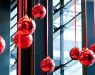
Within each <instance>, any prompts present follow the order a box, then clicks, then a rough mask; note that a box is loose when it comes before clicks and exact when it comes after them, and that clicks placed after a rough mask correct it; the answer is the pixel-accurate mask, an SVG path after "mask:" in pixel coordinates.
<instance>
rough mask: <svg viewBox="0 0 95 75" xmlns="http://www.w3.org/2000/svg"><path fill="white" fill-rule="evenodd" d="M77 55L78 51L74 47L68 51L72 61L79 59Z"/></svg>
mask: <svg viewBox="0 0 95 75" xmlns="http://www.w3.org/2000/svg"><path fill="white" fill-rule="evenodd" d="M79 54H80V51H79V48H77V47H74V48H72V49H71V50H70V53H69V55H70V57H71V58H72V59H73V60H78V58H79Z"/></svg>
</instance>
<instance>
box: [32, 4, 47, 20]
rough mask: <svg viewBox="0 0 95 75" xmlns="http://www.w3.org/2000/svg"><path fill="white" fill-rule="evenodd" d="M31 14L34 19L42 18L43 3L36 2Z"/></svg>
mask: <svg viewBox="0 0 95 75" xmlns="http://www.w3.org/2000/svg"><path fill="white" fill-rule="evenodd" d="M32 15H33V16H34V18H36V19H42V18H44V17H45V15H46V9H45V7H44V6H43V5H41V4H40V3H38V4H37V5H35V6H34V7H33V8H32Z"/></svg>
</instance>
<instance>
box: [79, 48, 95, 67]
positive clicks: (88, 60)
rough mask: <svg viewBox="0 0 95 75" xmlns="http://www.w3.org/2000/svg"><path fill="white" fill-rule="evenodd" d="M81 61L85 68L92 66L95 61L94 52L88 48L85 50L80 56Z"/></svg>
mask: <svg viewBox="0 0 95 75" xmlns="http://www.w3.org/2000/svg"><path fill="white" fill-rule="evenodd" d="M79 61H80V63H81V64H83V65H85V66H91V65H92V64H93V63H94V61H95V55H94V53H93V51H91V50H89V49H88V48H83V50H82V52H81V53H80V55H79Z"/></svg>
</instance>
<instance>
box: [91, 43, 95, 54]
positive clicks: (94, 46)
mask: <svg viewBox="0 0 95 75" xmlns="http://www.w3.org/2000/svg"><path fill="white" fill-rule="evenodd" d="M90 50H92V51H93V52H94V53H95V43H94V44H92V45H91V47H90Z"/></svg>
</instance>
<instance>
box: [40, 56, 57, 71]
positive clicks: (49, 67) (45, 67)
mask: <svg viewBox="0 0 95 75" xmlns="http://www.w3.org/2000/svg"><path fill="white" fill-rule="evenodd" d="M40 67H41V70H42V71H43V72H52V71H53V70H54V68H55V62H54V61H53V60H52V59H51V58H50V57H49V56H47V57H46V58H45V59H43V60H42V61H41V64H40Z"/></svg>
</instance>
